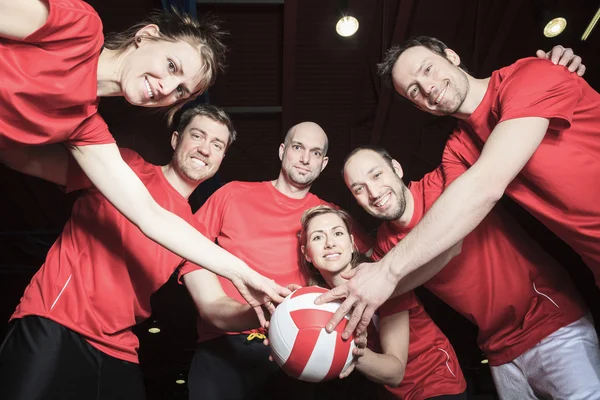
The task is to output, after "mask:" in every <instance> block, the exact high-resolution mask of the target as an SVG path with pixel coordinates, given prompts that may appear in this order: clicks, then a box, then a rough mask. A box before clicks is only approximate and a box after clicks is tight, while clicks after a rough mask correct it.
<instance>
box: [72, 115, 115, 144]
mask: <svg viewBox="0 0 600 400" xmlns="http://www.w3.org/2000/svg"><path fill="white" fill-rule="evenodd" d="M111 143H115V139H114V138H113V136H112V134H111V133H110V131H109V130H108V125H106V122H104V119H102V117H101V116H100V114H98V113H97V112H96V113H95V114H94V115H92V116H91V117H89V118H87V119H86V120H84V121H83V122H82V123H81V124H80V125H79V126H78V127H77V129H75V131H74V132H73V133H72V134H71V135H70V136H69V144H70V145H72V146H89V145H92V144H111Z"/></svg>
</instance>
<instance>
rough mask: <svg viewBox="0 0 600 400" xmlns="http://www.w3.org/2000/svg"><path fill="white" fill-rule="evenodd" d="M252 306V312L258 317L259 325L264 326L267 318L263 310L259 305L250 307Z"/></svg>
mask: <svg viewBox="0 0 600 400" xmlns="http://www.w3.org/2000/svg"><path fill="white" fill-rule="evenodd" d="M252 308H254V312H255V313H256V316H257V317H258V322H260V326H265V323H266V322H267V319H266V318H265V312H264V311H263V309H262V307H261V306H256V307H252Z"/></svg>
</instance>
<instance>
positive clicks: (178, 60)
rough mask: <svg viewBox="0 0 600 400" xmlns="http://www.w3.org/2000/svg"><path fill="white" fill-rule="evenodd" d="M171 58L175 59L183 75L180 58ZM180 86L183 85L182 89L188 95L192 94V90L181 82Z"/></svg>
mask: <svg viewBox="0 0 600 400" xmlns="http://www.w3.org/2000/svg"><path fill="white" fill-rule="evenodd" d="M173 58H174V59H175V61H177V65H178V66H179V72H180V73H181V75H183V76H185V72H183V63H182V62H181V60H180V59H179V57H177V56H173ZM181 86H183V90H185V91H186V92H187V94H188V95H191V94H192V91H191V90H190V88H189V87H187V86H186V85H184V84H181Z"/></svg>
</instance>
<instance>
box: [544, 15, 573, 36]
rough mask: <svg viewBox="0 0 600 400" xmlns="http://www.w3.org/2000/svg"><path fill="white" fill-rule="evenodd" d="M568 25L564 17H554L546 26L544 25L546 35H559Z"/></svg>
mask: <svg viewBox="0 0 600 400" xmlns="http://www.w3.org/2000/svg"><path fill="white" fill-rule="evenodd" d="M566 27H567V20H566V19H564V18H562V17H558V18H554V19H553V20H552V21H550V22H548V23H547V24H546V26H545V27H544V36H546V37H548V38H553V37H555V36H558V35H560V34H561V33H562V31H564V30H565V28H566Z"/></svg>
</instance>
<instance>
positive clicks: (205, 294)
mask: <svg viewBox="0 0 600 400" xmlns="http://www.w3.org/2000/svg"><path fill="white" fill-rule="evenodd" d="M327 148H328V139H327V135H326V134H325V132H324V131H323V129H322V128H321V127H320V126H319V125H317V124H315V123H313V122H302V123H300V124H298V125H295V126H294V127H292V128H291V129H290V130H289V131H288V132H287V134H286V137H285V140H284V142H283V143H282V144H281V145H280V146H279V159H280V160H281V170H280V172H279V176H278V177H277V179H275V180H272V181H265V182H239V181H238V182H230V183H228V184H227V185H225V186H223V187H222V188H220V189H219V190H218V191H217V192H215V193H214V194H213V195H212V196H211V197H210V198H209V199H208V200H207V201H206V203H205V204H204V205H203V206H202V208H200V210H198V212H197V213H196V217H197V218H198V221H199V222H200V223H202V224H203V225H205V226H206V228H207V229H206V231H205V233H206V236H207V237H208V238H209V239H212V240H215V241H216V242H217V243H218V244H219V245H220V246H221V247H223V248H225V249H227V250H228V251H229V252H231V253H232V254H235V255H236V256H237V257H239V258H241V259H242V260H244V261H245V262H246V263H248V265H249V266H250V267H251V268H253V269H254V270H256V271H257V272H260V273H262V274H264V275H265V276H267V277H268V278H271V279H274V280H275V282H278V283H280V284H282V285H290V284H299V285H304V284H306V282H305V278H304V277H303V275H302V273H301V272H300V264H299V258H298V254H299V253H298V233H299V232H300V228H301V226H300V219H301V218H300V217H301V216H302V213H303V212H304V211H305V210H307V209H309V208H311V207H314V206H317V205H320V204H329V203H327V202H325V201H323V200H321V199H320V198H318V197H317V196H315V195H314V194H312V193H310V191H309V190H310V187H311V185H312V183H313V182H314V181H315V179H317V178H318V176H319V175H320V174H321V171H323V170H324V169H325V167H326V166H327V162H328V157H327V156H326V154H327ZM354 227H355V228H354V229H353V235H354V239H355V242H356V245H357V247H358V248H359V250H360V251H361V252H363V253H366V252H368V251H369V250H370V249H371V247H372V246H371V244H372V240H371V239H370V238H369V237H368V236H367V235H366V234H365V233H364V231H362V229H360V228H359V227H358V226H357V224H354ZM357 228H358V229H357ZM180 276H182V280H183V282H184V283H185V285H186V286H188V288H189V289H190V290H192V289H195V290H196V293H195V294H194V295H193V296H194V297H195V298H194V300H195V302H196V304H197V306H198V311H199V313H200V316H201V319H199V321H198V333H199V342H200V343H199V345H198V348H197V350H196V352H195V354H194V358H193V361H192V365H191V368H190V375H189V379H188V382H189V389H190V399H203V400H220V399H250V398H254V397H256V396H258V397H259V398H263V397H262V395H259V394H258V391H260V389H261V387H263V386H264V383H266V382H267V381H269V380H270V378H271V377H272V376H274V375H275V374H276V373H277V372H278V367H277V365H276V364H275V363H272V362H269V361H268V357H269V353H270V349H269V347H267V346H263V344H262V339H264V335H263V332H262V331H260V330H258V329H256V328H258V327H259V326H260V324H259V322H258V319H257V317H256V314H255V313H254V311H253V310H252V308H250V307H249V306H247V305H245V304H244V303H245V302H244V301H243V299H242V298H241V297H240V294H239V293H238V291H237V290H236V289H235V287H234V286H233V285H232V284H231V283H230V282H228V281H226V280H223V279H221V278H218V277H217V276H216V275H215V274H213V273H212V272H210V271H208V270H204V269H198V267H197V266H195V265H192V264H188V265H185V266H184V267H183V268H182V271H181V273H180ZM257 339H258V340H257ZM290 384H292V383H291V382H290ZM269 387H270V388H271V387H272V385H270V386H269ZM303 388H305V386H302V385H300V386H299V387H294V389H290V390H288V391H287V393H286V396H287V397H288V398H293V397H294V396H296V398H304V396H305V394H306V393H305V392H304V391H303ZM290 396H292V397H290ZM276 397H277V396H276Z"/></svg>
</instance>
